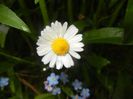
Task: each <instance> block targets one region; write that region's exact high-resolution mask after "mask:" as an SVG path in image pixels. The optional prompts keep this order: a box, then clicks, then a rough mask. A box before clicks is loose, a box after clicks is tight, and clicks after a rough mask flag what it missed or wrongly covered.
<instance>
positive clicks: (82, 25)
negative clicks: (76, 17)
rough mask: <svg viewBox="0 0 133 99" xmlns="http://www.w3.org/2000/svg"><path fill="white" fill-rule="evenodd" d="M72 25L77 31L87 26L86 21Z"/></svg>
mask: <svg viewBox="0 0 133 99" xmlns="http://www.w3.org/2000/svg"><path fill="white" fill-rule="evenodd" d="M74 25H76V27H78V29H79V30H83V29H84V28H85V27H86V26H88V24H87V22H86V21H76V22H74Z"/></svg>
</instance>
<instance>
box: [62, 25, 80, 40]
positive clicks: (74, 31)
mask: <svg viewBox="0 0 133 99" xmlns="http://www.w3.org/2000/svg"><path fill="white" fill-rule="evenodd" d="M77 33H78V29H77V28H76V27H75V26H74V25H71V26H70V27H69V28H68V29H67V31H66V33H65V35H64V38H66V39H68V40H69V39H71V38H72V37H73V36H75V35H76V34H77Z"/></svg>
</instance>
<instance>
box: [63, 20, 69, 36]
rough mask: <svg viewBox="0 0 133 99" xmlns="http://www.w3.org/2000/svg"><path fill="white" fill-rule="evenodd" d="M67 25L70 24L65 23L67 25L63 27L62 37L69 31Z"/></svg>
mask: <svg viewBox="0 0 133 99" xmlns="http://www.w3.org/2000/svg"><path fill="white" fill-rule="evenodd" d="M67 25H68V23H67V22H65V23H64V24H63V26H62V36H64V34H65V32H66V30H67Z"/></svg>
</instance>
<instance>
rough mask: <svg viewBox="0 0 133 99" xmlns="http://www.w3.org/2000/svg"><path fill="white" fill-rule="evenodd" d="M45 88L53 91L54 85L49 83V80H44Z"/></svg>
mask: <svg viewBox="0 0 133 99" xmlns="http://www.w3.org/2000/svg"><path fill="white" fill-rule="evenodd" d="M44 86H45V90H47V91H48V92H52V90H53V87H52V86H50V85H49V84H48V81H44Z"/></svg>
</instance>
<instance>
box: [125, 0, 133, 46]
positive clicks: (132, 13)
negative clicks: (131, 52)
mask: <svg viewBox="0 0 133 99" xmlns="http://www.w3.org/2000/svg"><path fill="white" fill-rule="evenodd" d="M124 27H125V32H126V33H125V35H126V41H127V42H128V43H131V44H133V33H132V32H133V0H128V6H127V9H126V15H125V19H124Z"/></svg>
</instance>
